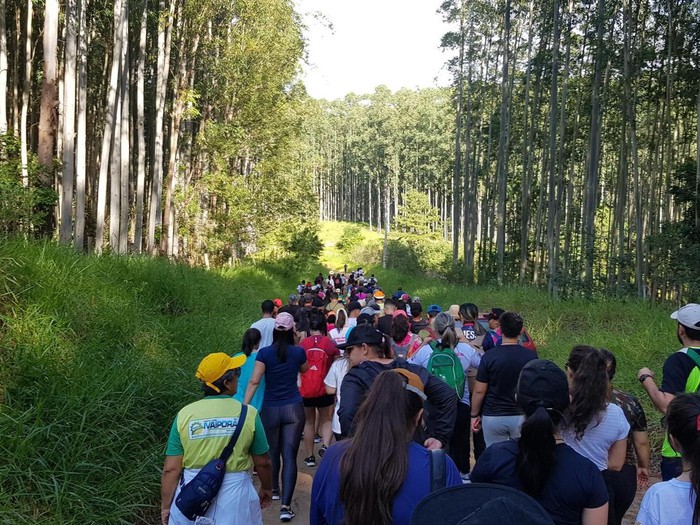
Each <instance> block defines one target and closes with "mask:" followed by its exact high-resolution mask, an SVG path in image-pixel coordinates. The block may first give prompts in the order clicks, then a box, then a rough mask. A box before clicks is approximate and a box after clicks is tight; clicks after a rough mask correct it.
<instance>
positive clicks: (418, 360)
mask: <svg viewBox="0 0 700 525" xmlns="http://www.w3.org/2000/svg"><path fill="white" fill-rule="evenodd" d="M454 352H455V354H456V355H457V359H459V362H460V363H461V365H462V368H463V369H464V395H463V396H462V403H464V404H465V405H469V404H470V403H469V384H468V381H467V372H468V370H469V367H474V368H479V364H480V363H481V354H479V352H477V351H476V350H475V349H474V348H473V347H472V346H470V345H468V344H467V343H457V346H456V347H455V348H454ZM432 354H433V349H432V347H431V346H430V345H423V346H422V347H420V348H419V349H418V351H417V352H416V353H415V355H414V356H413V357H412V358H410V359H409V360H408V362H409V363H413V364H416V365H420V366H422V367H423V368H427V367H428V361H430V356H431V355H432Z"/></svg>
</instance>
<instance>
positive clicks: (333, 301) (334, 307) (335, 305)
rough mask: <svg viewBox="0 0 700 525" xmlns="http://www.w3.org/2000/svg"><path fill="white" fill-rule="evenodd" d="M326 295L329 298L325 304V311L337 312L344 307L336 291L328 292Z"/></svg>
mask: <svg viewBox="0 0 700 525" xmlns="http://www.w3.org/2000/svg"><path fill="white" fill-rule="evenodd" d="M328 297H329V299H330V300H329V302H328V304H327V305H326V306H325V310H326V311H327V312H337V311H338V310H342V309H343V308H345V307H344V306H343V303H341V302H340V300H339V297H338V293H337V292H331V293H330V294H328Z"/></svg>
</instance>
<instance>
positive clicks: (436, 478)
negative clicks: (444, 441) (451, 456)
mask: <svg viewBox="0 0 700 525" xmlns="http://www.w3.org/2000/svg"><path fill="white" fill-rule="evenodd" d="M445 485H447V468H446V460H445V451H444V450H442V449H437V450H431V451H430V492H435V491H436V490H439V489H442V488H445Z"/></svg>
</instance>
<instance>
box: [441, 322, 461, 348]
mask: <svg viewBox="0 0 700 525" xmlns="http://www.w3.org/2000/svg"><path fill="white" fill-rule="evenodd" d="M438 346H439V347H440V348H443V349H444V348H449V349H451V350H454V348H455V346H457V333H456V332H455V330H454V328H452V327H447V328H445V330H444V331H443V332H442V334H440V342H439V343H438Z"/></svg>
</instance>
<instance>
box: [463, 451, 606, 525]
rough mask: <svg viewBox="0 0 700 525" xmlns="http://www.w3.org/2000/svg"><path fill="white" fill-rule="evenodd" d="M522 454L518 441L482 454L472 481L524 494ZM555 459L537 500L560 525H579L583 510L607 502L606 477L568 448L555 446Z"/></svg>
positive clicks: (586, 459) (474, 469) (589, 461)
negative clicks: (519, 464) (519, 460)
mask: <svg viewBox="0 0 700 525" xmlns="http://www.w3.org/2000/svg"><path fill="white" fill-rule="evenodd" d="M519 450H520V449H519V446H518V440H515V441H503V442H501V443H494V444H493V445H491V446H490V447H488V448H487V449H486V450H485V451H484V452H482V454H481V456H480V457H479V461H477V462H476V465H475V466H474V468H473V469H472V472H471V480H472V481H473V482H476V483H495V484H497V485H505V486H507V487H512V488H514V489H516V490H523V486H522V484H521V483H520V478H519V477H518V473H517V471H516V467H515V462H516V459H517V457H518V452H519ZM554 457H555V464H554V468H553V469H552V473H551V474H550V476H549V479H548V480H547V483H545V486H544V488H543V490H542V494H540V496H539V497H538V498H535V499H536V500H537V501H538V502H539V503H540V505H542V507H544V509H545V510H546V511H547V512H548V513H549V515H550V516H552V519H553V520H554V523H556V524H557V525H578V524H580V523H581V514H582V513H583V509H596V508H598V507H601V506H603V505H605V504H606V503H607V502H608V490H607V488H606V486H605V481H604V480H603V475H602V474H601V473H600V471H599V470H598V467H596V466H595V464H594V463H593V462H592V461H591V460H590V459H588V458H584V457H583V456H582V455H580V454H579V453H578V452H576V451H575V450H574V449H572V448H571V447H570V446H569V445H565V444H563V443H562V444H559V445H556V447H555V448H554Z"/></svg>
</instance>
